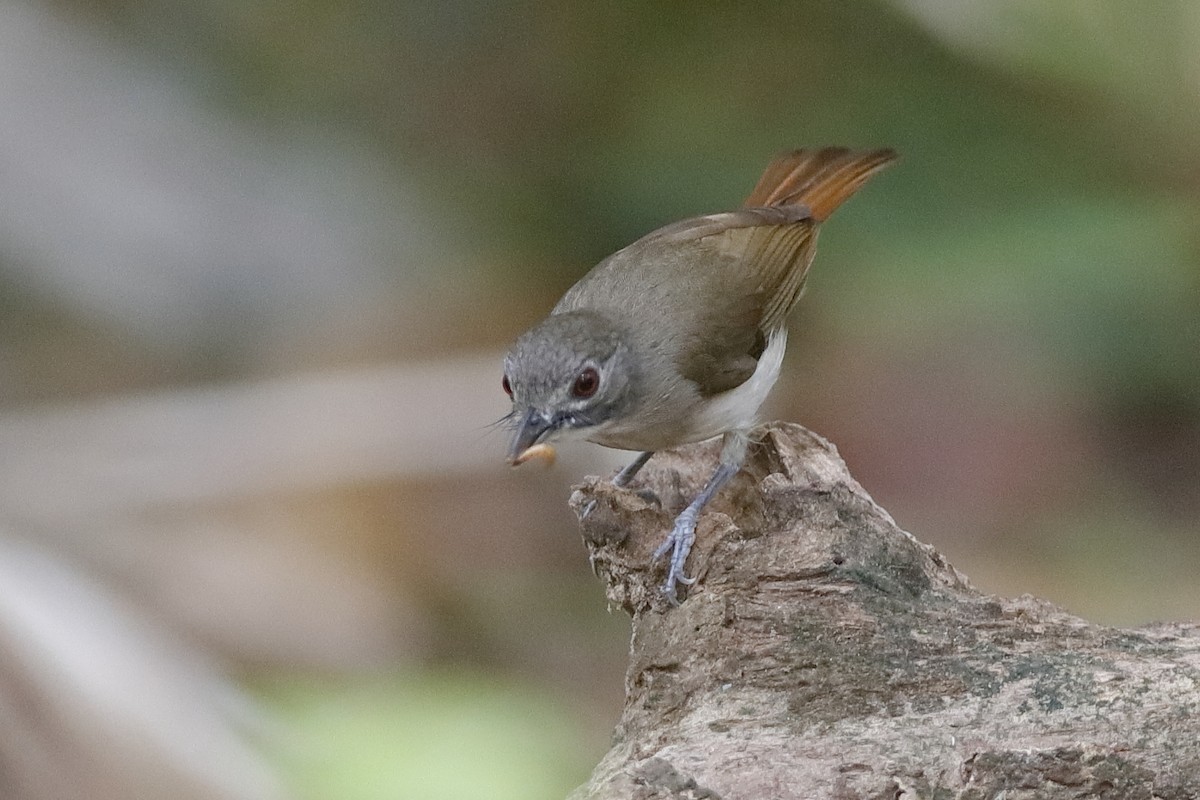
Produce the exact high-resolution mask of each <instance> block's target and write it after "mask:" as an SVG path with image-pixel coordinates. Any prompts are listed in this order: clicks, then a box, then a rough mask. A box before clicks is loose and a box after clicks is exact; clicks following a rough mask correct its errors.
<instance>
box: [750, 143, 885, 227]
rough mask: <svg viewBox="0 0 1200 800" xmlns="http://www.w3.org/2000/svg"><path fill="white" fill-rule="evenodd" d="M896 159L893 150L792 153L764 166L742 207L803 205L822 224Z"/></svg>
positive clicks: (821, 150)
mask: <svg viewBox="0 0 1200 800" xmlns="http://www.w3.org/2000/svg"><path fill="white" fill-rule="evenodd" d="M896 158H897V156H896V152H895V151H894V150H857V151H856V150H851V149H850V148H848V147H825V148H822V149H820V150H793V151H792V152H790V153H784V154H783V155H781V156H779V157H777V158H776V159H775V160H774V161H772V162H771V163H770V164H769V165H768V166H767V170H766V172H764V173H763V176H762V177H761V178H759V179H758V185H757V186H755V187H754V191H753V192H751V193H750V196H749V197H748V198H746V205H747V206H752V207H760V208H761V207H763V206H790V205H805V206H808V210H809V211H811V212H812V215H813V217H814V218H815V219H816V220H817V221H818V222H823V221H824V220H825V219H827V218H828V217H829V215H830V214H832V213H833V212H834V210H835V209H836V208H837V207H838V206H840V205H841V204H842V203H843V202H845V200H846V198H848V197H849V196H850V195H852V194H854V193H855V192H856V191H858V190H859V188H860V187H861V186H862V185H863V184H864V183H866V182H867V179H868V178H870V177H871V176H872V175H874V174H875V173H876V172H878V171H879V170H881V169H883V168H884V167H886V166H887V165H888V164H890V163H892V162H893V161H895V160H896Z"/></svg>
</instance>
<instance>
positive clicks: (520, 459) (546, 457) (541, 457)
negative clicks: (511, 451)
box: [512, 442, 558, 467]
mask: <svg viewBox="0 0 1200 800" xmlns="http://www.w3.org/2000/svg"><path fill="white" fill-rule="evenodd" d="M557 456H558V453H557V452H556V451H555V449H554V445H552V444H546V443H545V442H542V443H541V444H535V445H533V446H532V447H526V448H525V449H524V450H523V451H522V452H521V453H520V454H518V455H517V457H516V458H514V459H513V460H512V465H513V466H514V467H519V466H521V465H522V464H524V463H525V462H526V461H541V462H543V466H545V467H550V466H552V465H553V464H554V459H555V458H556V457H557Z"/></svg>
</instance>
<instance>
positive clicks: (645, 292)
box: [501, 147, 897, 605]
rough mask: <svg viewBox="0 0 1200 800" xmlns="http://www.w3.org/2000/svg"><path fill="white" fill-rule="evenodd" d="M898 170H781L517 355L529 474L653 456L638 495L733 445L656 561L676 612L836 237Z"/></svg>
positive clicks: (516, 421) (538, 330)
mask: <svg viewBox="0 0 1200 800" xmlns="http://www.w3.org/2000/svg"><path fill="white" fill-rule="evenodd" d="M896 158H897V155H896V153H895V151H893V150H891V149H873V150H852V149H850V148H847V147H824V148H809V149H798V150H792V151H790V152H785V153H782V154H780V155H779V156H777V157H776V158H775V159H773V160H772V161H771V162H770V163H769V164H768V166H767V168H766V170H765V171H764V172H763V175H762V177H761V178H760V179H759V181H758V183H757V185H756V186H755V187H754V190H753V191H752V192H751V193H750V195H749V197H748V198H747V200H746V201H745V203H744V205H743V206H742V207H741V208H739V209H736V210H733V211H726V212H722V213H716V214H706V215H702V216H697V217H692V218H689V219H684V220H681V221H679V222H675V223H672V224H669V225H666V226H665V227H662V228H659V229H657V230H655V231H653V232H651V233H649V234H647V235H645V236H643V237H642V238H640V239H638V240H637V241H635V242H633V243H632V244H630V245H628V246H627V247H625V248H623V249H621V250H618V251H617V252H616V253H614V254H612V255H611V256H609V257H608V258H606V259H604V260H603V261H601V262H600V263H599V264H597V265H596V266H595V267H593V268H592V269H591V270H590V271H589V272H588V273H587V274H586V275H584V277H583V278H581V279H580V280H579V281H578V282H577V283H576V284H575V285H574V286H572V287H571V288H570V289H569V290H567V292H566V294H564V295H563V297H562V299H561V300H559V302H558V303H557V304H556V305H555V306H554V307H553V309H552V310H551V311H550V313H549V315H548V316H546V317H545V318H544V319H542V320H541V321H540V322H538V323H537V324H535V325H534V326H533V327H532V328H530V329H529V330H527V331H526V332H525V333H523V334H522V335H521V336H520V337H519V338H518V339H517V340H516V342H515V343H514V344H513V345H512V347H511V348H510V349H509V351H508V353H507V354H506V356H505V358H504V375H503V378H502V380H501V386H502V388H503V390H504V392H505V393H506V394H507V395H508V396H509V398H510V399H511V401H512V410H511V412H510V413H509V414H508V416H507V417H506V420H507V421H508V422H509V424H510V425H511V427H512V441H511V445H510V447H509V450H508V460H509V462H510V463H511V464H513V465H514V466H515V465H517V464H520V463H523V462H524V461H527V460H530V458H531V457H533V456H534V455H535V454H537V453H539V452H545V451H547V450H548V449H549V448H548V447H547V445H549V443H551V442H554V441H558V440H562V439H567V438H584V439H586V440H588V441H591V442H595V443H597V444H600V445H604V446H606V447H611V448H619V449H622V450H632V451H639V452H640V455H639V456H637V458H635V459H634V460H633V462H632V463H630V464H629V465H628V466H627V467H625V468H624V469H622V470H621V471H620V472H619V473H617V475H616V477H614V478H613V483H614V484H615V485H617V486H621V487H623V486H626V485H628V484H629V483H630V481H632V480H633V479H634V477H635V476H636V475H637V473H638V471H639V470H641V468H642V467H644V466H645V465H646V463H647V462H648V461H649V460H650V458H651V456H652V455H653V454H654V453H655V452H657V451H660V450H667V449H671V448H675V447H679V446H681V445H684V444H689V443H692V442H699V441H704V440H707V439H712V438H715V437H717V436H721V437H722V440H721V448H720V454H719V457H718V460H717V464H716V466H715V467H714V469H713V472H712V474H711V476H710V477H709V479H708V481H707V483H706V484H705V486H704V488H703V489H702V490H701V491H700V493H699V494H698V495H696V497H695V498H694V499H693V500H692V501H691V502H690V503H689V504H688V505H687V506H686V507H685V508H684V509H683V510H682V511H681V512H680V513H679V515H678V516H677V517H676V518H675V522H674V525H673V527H672V530H671V531H670V532H669V533H668V534H667V535H666V537H665V538H664V540H663V542H662V544H661V545H660V546H659V547H658V548H657V550H656V551H655V553H654V558H655V560H658V559H661V558H663V557H664V556H667V557H668V558H667V565H666V567H667V575H666V578H665V580H664V582H663V585H662V592H663V594H664V595H665V596H666V598H667V600H668V601H669V602H670V603H671V604H672V605H678V604H679V602H680V599H679V591H680V586H681V585H682V586H689V585H691V584H692V583H694V580H695V579H694V578H693V577H690V576H688V575H687V573H686V571H685V567H686V562H687V557H688V553H689V551H690V550H691V547H692V543H693V542H694V540H695V534H696V523H697V521H698V519H699V516H700V513H701V511H702V510H703V508H704V506H705V505H706V504H707V503H708V502H709V501H710V500H711V499H712V498H713V497H714V496H715V495H716V494H717V493H718V492H719V491H720V490H721V488H722V487H723V486H724V485H725V484H726V483H728V482H729V480H730V479H731V478H732V477H733V476H734V475H736V474H737V472H738V471H739V470H740V469H741V467H742V464H743V462H744V461H745V458H746V454H747V452H748V449H749V444H750V431H751V429H752V428H753V427H754V426H755V425H756V424H757V423H758V421H759V420H758V417H757V415H758V410H759V407H760V406H761V405H762V404H763V402H764V401H765V400H766V398H767V395H768V393H769V392H770V390H771V387H772V386H774V384H775V382H776V380H777V379H778V377H779V373H780V369H781V367H782V364H783V355H784V350H785V348H786V346H787V317H788V314H789V312H790V311H791V310H792V308H793V307H794V306H795V305H796V304H797V302H798V301H799V299H800V296H801V294H802V292H803V290H804V285H805V279H806V278H807V276H808V270H809V267H810V266H811V264H812V261H813V256H814V255H815V253H816V243H817V233H818V230H819V229H820V226H821V224H822V223H823V222H824V221H825V220H826V219H828V218H829V216H830V215H831V214H832V213H833V212H834V210H835V209H837V207H838V206H840V205H841V204H842V203H843V202H844V201H845V200H847V199H848V198H849V197H850V196H851V195H852V194H854V193H855V192H856V191H858V189H860V188H861V187H862V186H863V184H864V183H866V181H867V180H868V179H869V178H871V177H872V176H873V175H875V174H876V173H877V172H879V171H880V170H882V169H883V168H884V167H886V166H888V165H889V164H891V163H892V162H893V161H895V160H896ZM549 452H553V451H552V450H550V451H549Z"/></svg>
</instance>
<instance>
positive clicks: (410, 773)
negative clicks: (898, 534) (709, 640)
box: [0, 0, 1200, 800]
mask: <svg viewBox="0 0 1200 800" xmlns="http://www.w3.org/2000/svg"><path fill="white" fill-rule="evenodd" d="M0 30H2V31H3V32H0V103H4V104H6V105H8V108H7V109H4V111H3V113H0V119H4V120H5V122H4V123H3V125H2V126H0V149H2V152H0V174H3V175H7V176H8V178H7V183H8V189H7V190H6V191H5V192H4V193H3V194H5V195H7V197H5V198H3V199H0V402H2V403H3V406H2V407H0V444H6V448H5V452H6V455H5V456H4V459H5V461H6V462H7V464H8V466H7V467H0V469H7V470H8V473H9V476H10V478H12V476H14V475H15V476H17V477H20V478H21V479H22V480H23V481H24V482H23V483H22V482H20V481H17V480H16V478H12V480H10V481H9V486H10V489H9V490H7V491H8V494H7V495H6V496H5V497H3V498H0V500H3V501H4V503H5V508H6V509H7V512H6V516H7V523H6V524H10V525H11V526H12V528H13V530H14V533H13V535H14V536H19V537H21V538H22V539H23V540H28V541H32V542H34V543H35V544H36V545H37V546H38V547H41V548H43V549H45V550H46V551H47V552H50V553H52V554H54V555H55V557H58V558H61V559H63V560H64V561H65V562H69V563H70V564H72V565H73V566H74V567H75V568H77V569H79V570H80V571H81V572H83V573H85V574H88V575H92V576H95V577H97V578H98V579H99V580H101V581H102V582H103V584H104V585H105V586H106V587H107V590H108V591H111V592H112V593H113V594H114V595H115V596H119V597H121V598H123V600H124V601H127V602H128V603H129V604H130V605H131V606H133V607H136V608H138V609H140V611H139V612H138V613H141V614H144V615H145V616H146V617H147V619H149V620H151V623H152V624H153V625H155V626H158V627H159V628H160V629H161V630H162V631H164V632H166V633H169V635H170V636H172V637H175V638H177V639H179V640H181V641H183V642H185V643H186V645H187V646H188V647H195V648H197V649H198V650H200V651H203V652H205V653H206V654H208V655H212V656H215V657H216V658H218V659H220V661H221V663H222V664H223V665H224V669H225V672H226V673H227V674H232V675H233V676H235V678H236V679H237V681H238V683H239V684H241V685H242V686H244V687H248V688H249V689H250V691H251V693H252V694H253V695H254V696H256V697H257V698H258V699H259V700H260V701H261V703H262V704H263V705H265V706H266V707H267V709H268V710H269V712H270V716H271V718H272V723H271V726H270V727H271V732H272V735H271V736H269V737H267V741H268V742H269V744H267V745H265V752H266V758H267V760H268V762H269V763H270V765H271V768H272V769H274V770H276V771H277V772H278V773H279V774H280V775H282V776H283V784H284V785H285V786H286V787H288V788H287V791H289V792H291V793H293V794H294V795H296V796H298V797H301V798H312V800H317V799H318V798H385V797H386V798H400V797H403V798H408V797H412V798H447V799H448V800H449V798H474V797H491V798H506V797H512V798H528V799H535V798H552V797H560V796H563V795H564V794H565V793H566V792H567V791H568V790H569V789H570V788H572V787H573V786H575V785H577V784H579V783H581V782H583V781H584V780H585V779H586V777H587V775H588V773H589V771H590V767H591V766H592V765H593V764H594V763H595V762H596V761H597V760H598V759H599V757H600V755H601V753H602V752H603V751H604V750H605V749H606V747H607V738H608V735H609V732H610V731H611V728H612V725H613V723H614V722H615V720H616V718H617V714H618V712H619V708H620V701H621V695H622V680H623V669H624V653H625V646H626V641H625V637H626V635H627V627H626V624H625V620H624V619H623V618H622V617H620V616H613V615H609V614H608V612H607V611H606V609H605V606H604V599H603V594H602V590H601V587H600V585H599V584H598V582H597V581H595V580H594V579H593V578H592V576H591V574H590V571H589V568H588V564H587V559H586V556H585V553H584V550H583V547H582V545H581V543H580V542H579V540H578V538H577V535H576V532H575V527H574V521H573V518H572V516H571V514H570V513H569V512H568V511H567V509H566V499H567V496H568V494H569V486H570V484H571V483H572V482H573V481H575V480H577V479H578V478H580V477H581V476H582V475H583V474H585V473H588V472H596V471H603V470H609V469H612V468H613V467H615V466H616V465H617V464H619V463H620V462H621V459H622V458H623V456H621V455H620V454H617V455H613V454H606V453H603V452H600V451H599V450H598V449H596V448H592V447H591V446H590V445H578V446H575V447H574V448H567V452H565V453H564V455H565V457H564V458H563V459H562V460H561V461H560V462H559V464H558V466H556V467H555V468H554V469H553V470H551V471H549V472H536V471H522V472H517V473H511V472H510V471H509V470H508V469H507V468H506V467H504V466H503V463H502V452H503V447H504V442H503V441H501V438H502V437H500V436H499V435H496V434H489V433H488V428H487V426H488V423H490V422H492V421H493V420H494V419H495V418H496V417H498V416H500V415H501V414H502V413H504V402H503V401H504V398H503V396H502V395H501V393H500V389H499V378H500V366H499V359H500V355H501V354H502V352H503V350H504V349H505V348H506V347H507V345H508V343H509V342H510V341H511V340H512V339H513V338H514V337H515V336H516V335H517V334H518V333H520V331H521V330H522V329H523V328H524V327H526V326H527V325H529V324H531V323H532V322H534V321H536V320H537V319H538V318H539V317H540V316H541V315H542V314H544V313H545V312H546V310H547V309H548V308H549V307H550V306H551V305H552V304H553V302H554V301H555V299H556V298H557V296H558V295H559V294H560V293H561V292H562V291H563V290H565V289H566V288H567V287H568V286H570V285H571V284H572V283H573V282H574V281H575V280H576V279H578V277H580V276H581V275H582V274H583V273H584V272H585V271H586V270H587V269H588V268H589V267H590V266H591V265H592V264H594V263H595V262H596V261H598V260H599V259H601V258H603V257H604V256H605V255H607V254H608V253H610V252H612V251H614V250H616V249H618V248H619V247H621V246H623V245H624V244H626V243H628V242H629V241H631V240H632V239H634V238H636V237H638V236H639V235H641V234H643V233H645V232H647V231H649V230H651V229H653V228H655V227H657V226H658V225H661V224H664V223H667V222H669V221H673V220H675V219H678V218H680V217H684V216H688V215H692V214H697V213H703V212H709V211H716V210H723V209H727V208H730V207H733V206H736V205H738V204H739V203H740V201H741V199H742V198H743V197H744V196H745V194H746V193H748V192H749V190H750V188H751V187H752V186H753V185H754V182H755V180H756V179H757V177H758V175H759V172H760V171H761V169H762V168H763V166H764V165H765V164H766V163H767V161H768V160H769V159H770V157H771V156H772V155H773V154H774V153H775V152H777V151H779V150H782V149H785V148H791V147H796V146H805V145H809V146H815V145H826V144H846V145H852V146H858V147H874V146H891V147H894V148H895V149H897V150H898V151H899V152H900V153H901V155H902V161H901V162H900V163H899V164H898V165H896V166H894V167H893V168H891V169H889V170H888V171H887V172H886V173H884V174H882V175H880V176H879V177H878V178H876V179H875V180H873V181H872V182H871V184H870V185H869V186H868V187H867V188H866V189H865V190H864V191H863V192H862V193H861V194H860V195H859V196H857V197H855V199H854V200H853V201H852V202H850V203H848V204H847V206H846V207H845V208H844V209H842V210H841V211H839V213H838V214H837V216H836V217H835V218H834V219H833V220H832V221H831V222H830V223H829V224H828V225H827V226H825V230H824V233H823V235H822V245H821V252H820V254H819V255H818V257H817V261H816V264H815V268H814V271H813V273H812V275H811V277H810V281H809V288H808V292H807V295H806V297H805V299H804V301H803V302H802V303H801V306H800V309H799V311H798V313H797V314H796V316H795V317H794V319H793V323H792V336H791V343H792V346H791V348H790V352H789V354H788V363H787V365H786V366H785V370H784V376H783V378H782V379H781V381H780V383H779V385H778V387H777V388H776V390H775V393H774V395H773V398H772V400H771V402H770V406H769V413H770V415H771V416H775V417H780V418H784V419H789V420H795V421H798V422H802V423H803V424H805V425H807V426H808V427H810V428H812V429H814V430H816V431H817V432H819V433H821V434H823V435H824V436H826V437H828V438H829V439H831V440H832V441H833V442H834V443H835V444H837V446H838V447H839V450H840V452H841V453H842V455H843V456H844V457H845V459H846V461H847V462H848V464H849V465H850V468H851V470H852V471H853V473H854V474H855V476H856V477H857V478H858V480H859V481H860V482H861V483H862V484H863V486H864V487H865V488H866V489H867V490H868V491H869V492H870V493H871V494H872V495H873V496H874V498H875V499H876V500H877V501H878V502H880V503H881V504H882V505H883V506H884V507H886V508H887V509H888V510H889V511H890V512H891V513H892V514H893V516H894V517H895V518H896V519H897V521H898V522H899V523H900V524H901V526H902V527H904V528H906V529H907V530H910V531H912V532H913V533H914V534H916V535H917V536H918V537H919V538H921V539H923V540H925V541H928V542H931V543H932V544H934V545H935V546H937V547H938V548H940V549H941V550H943V551H944V552H945V553H946V554H947V555H948V557H949V558H950V559H951V560H952V561H953V562H954V563H955V564H956V565H957V566H958V567H959V568H960V569H962V570H964V571H965V572H966V573H967V574H968V575H970V576H971V577H972V579H973V580H974V581H975V582H976V583H977V584H978V585H980V586H981V587H983V588H984V589H986V590H989V591H994V592H997V593H1003V594H1019V593H1024V592H1030V593H1034V594H1037V595H1040V596H1042V597H1045V598H1047V599H1049V600H1052V601H1054V602H1057V603H1059V604H1062V605H1064V606H1065V607H1066V608H1067V609H1068V610H1070V611H1073V612H1075V613H1078V614H1080V615H1082V616H1085V617H1087V618H1089V619H1091V620H1094V621H1099V622H1104V623H1112V624H1137V623H1143V622H1147V621H1150V620H1154V619H1163V618H1195V617H1197V616H1200V587H1198V586H1197V582H1196V580H1195V575H1196V572H1197V565H1198V564H1200V537H1198V536H1197V532H1198V525H1197V519H1198V516H1200V369H1198V353H1200V228H1198V226H1197V224H1196V220H1197V213H1198V211H1200V156H1198V155H1197V149H1196V147H1195V143H1196V142H1197V141H1200V7H1198V6H1196V5H1195V4H1194V3H1189V2H1185V1H1184V0H1178V1H1177V2H1170V1H1169V0H1161V2H1152V3H1149V4H1143V5H1142V6H1140V7H1139V10H1138V11H1137V12H1136V13H1135V12H1133V11H1131V10H1130V8H1129V6H1128V4H1119V3H1117V2H1100V1H1098V0H1097V1H1096V2H1087V1H1085V0H1063V1H1062V2H1055V3H1045V2H1036V1H1035V0H958V1H957V2H948V1H941V2H939V0H892V1H891V2H884V1H883V0H879V1H878V2H875V1H871V0H855V1H853V2H851V1H850V0H815V1H812V2H795V3H775V4H741V5H733V4H684V3H672V2H644V1H643V2H624V3H611V4H610V3H599V4H549V3H520V2H498V3H480V2H463V1H460V0H439V2H399V3H390V2H379V1H378V0H347V1H346V2H329V0H311V1H308V2H267V1H266V0H249V1H248V2H247V1H246V0H237V1H236V2H235V1H234V0H193V2H188V3H181V2H171V1H170V0H100V1H99V2H96V1H95V0H92V1H91V2H86V3H85V2H79V0H57V1H56V2H35V1H34V0H21V1H20V2H14V3H10V4H6V5H5V7H4V8H3V9H0ZM297 398H299V399H297ZM392 442H396V443H399V444H396V446H392V445H391V444H390V443H392ZM401 444H404V445H405V446H404V447H401V446H400V445H401ZM2 480H3V479H0V481H2ZM14 487H25V488H14ZM34 489H36V492H34ZM39 493H40V494H39ZM34 494H37V498H35V499H36V502H35V501H34V500H33V499H30V498H31V497H32V496H33V495H34ZM43 495H44V496H43ZM85 497H86V502H85V501H84V499H82V498H85Z"/></svg>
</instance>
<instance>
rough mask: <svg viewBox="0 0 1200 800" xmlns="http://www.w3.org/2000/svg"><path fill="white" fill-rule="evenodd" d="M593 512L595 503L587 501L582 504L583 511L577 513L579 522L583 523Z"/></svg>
mask: <svg viewBox="0 0 1200 800" xmlns="http://www.w3.org/2000/svg"><path fill="white" fill-rule="evenodd" d="M595 510H596V501H595V500H588V501H587V503H586V504H584V506H583V510H582V511H581V512H579V521H580V522H583V521H584V520H585V519H587V518H588V516H589V515H590V514H591V513H592V512H593V511H595Z"/></svg>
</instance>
